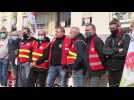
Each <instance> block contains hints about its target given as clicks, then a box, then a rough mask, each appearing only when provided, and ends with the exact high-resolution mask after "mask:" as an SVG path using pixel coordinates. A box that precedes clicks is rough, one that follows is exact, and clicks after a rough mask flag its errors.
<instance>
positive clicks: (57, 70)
mask: <svg viewBox="0 0 134 100" xmlns="http://www.w3.org/2000/svg"><path fill="white" fill-rule="evenodd" d="M57 76H59V78H60V86H61V87H66V86H67V78H66V70H65V69H62V66H51V67H50V68H49V71H48V77H47V87H53V85H54V82H55V80H56V77H57Z"/></svg>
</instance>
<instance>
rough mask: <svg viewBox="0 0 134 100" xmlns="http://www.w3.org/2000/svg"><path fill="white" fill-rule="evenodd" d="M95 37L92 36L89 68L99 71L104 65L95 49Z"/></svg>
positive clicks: (89, 50)
mask: <svg viewBox="0 0 134 100" xmlns="http://www.w3.org/2000/svg"><path fill="white" fill-rule="evenodd" d="M94 40H95V39H94V37H92V39H91V42H90V46H89V49H88V54H89V57H88V61H89V66H90V67H89V68H90V70H92V71H99V70H104V66H103V65H102V62H101V59H100V57H99V55H98V53H97V51H96V50H95V42H94Z"/></svg>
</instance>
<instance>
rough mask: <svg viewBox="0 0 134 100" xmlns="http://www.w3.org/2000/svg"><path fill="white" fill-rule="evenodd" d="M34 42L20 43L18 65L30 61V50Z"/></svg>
mask: <svg viewBox="0 0 134 100" xmlns="http://www.w3.org/2000/svg"><path fill="white" fill-rule="evenodd" d="M35 42H36V41H35V40H29V41H27V42H23V41H22V42H20V45H19V53H18V60H19V62H20V63H25V62H29V61H30V56H31V52H32V48H33V46H34V44H35Z"/></svg>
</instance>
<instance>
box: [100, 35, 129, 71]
mask: <svg viewBox="0 0 134 100" xmlns="http://www.w3.org/2000/svg"><path fill="white" fill-rule="evenodd" d="M129 42H130V37H129V35H127V34H124V35H122V36H120V37H119V36H118V37H117V36H114V37H113V36H112V35H111V36H110V37H108V38H107V39H106V41H105V45H104V48H103V53H104V54H105V56H107V59H106V63H107V67H108V68H109V69H110V70H123V68H124V63H125V58H126V55H127V50H128V46H129ZM107 48H110V49H107ZM121 49H122V51H120V50H121Z"/></svg>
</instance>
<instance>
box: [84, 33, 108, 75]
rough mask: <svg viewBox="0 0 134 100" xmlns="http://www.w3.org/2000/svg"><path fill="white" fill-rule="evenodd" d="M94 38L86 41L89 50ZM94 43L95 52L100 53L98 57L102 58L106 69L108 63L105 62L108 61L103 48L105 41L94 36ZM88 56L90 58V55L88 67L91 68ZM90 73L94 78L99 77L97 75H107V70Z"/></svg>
mask: <svg viewBox="0 0 134 100" xmlns="http://www.w3.org/2000/svg"><path fill="white" fill-rule="evenodd" d="M92 37H93V36H92ZM92 37H88V38H86V40H85V41H86V43H87V50H88V49H89V47H90V42H91V39H92ZM94 42H95V50H96V51H97V53H98V55H99V57H100V59H101V61H102V64H103V66H104V67H105V66H106V63H105V60H106V59H105V56H104V54H103V46H104V43H103V41H102V40H101V39H100V38H99V37H98V36H97V35H95V36H94ZM88 56H89V54H88V53H87V57H86V58H87V66H89V67H90V65H89V62H88ZM89 73H90V75H91V76H92V75H93V76H97V75H101V74H104V73H105V70H101V71H91V70H89Z"/></svg>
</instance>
